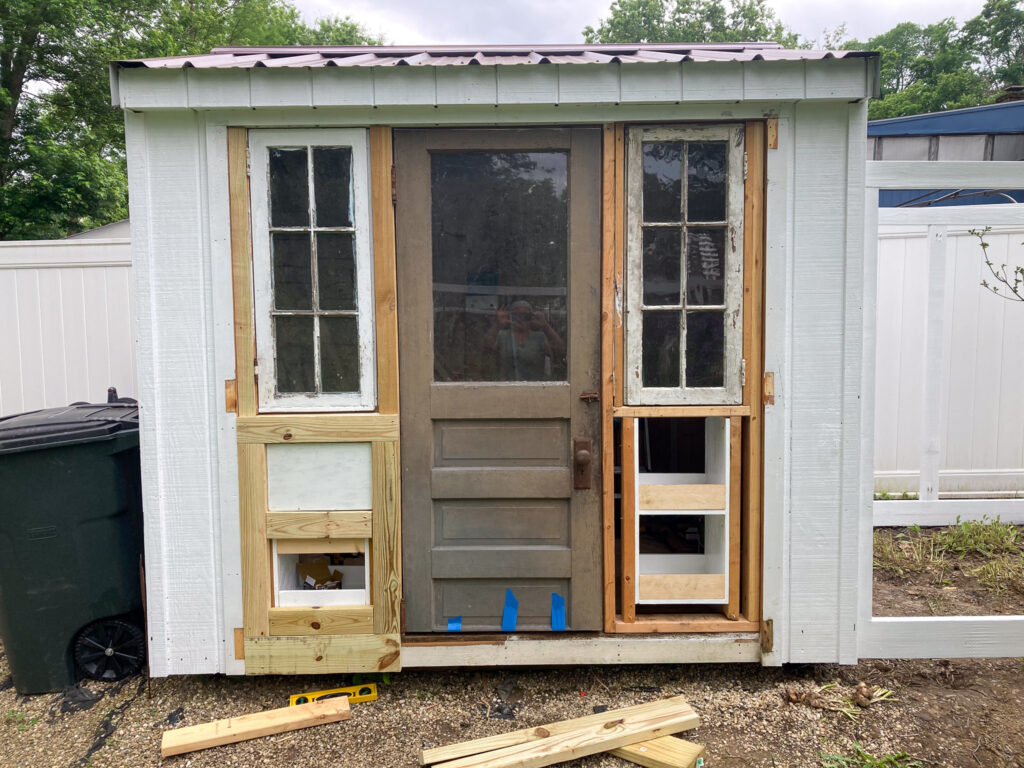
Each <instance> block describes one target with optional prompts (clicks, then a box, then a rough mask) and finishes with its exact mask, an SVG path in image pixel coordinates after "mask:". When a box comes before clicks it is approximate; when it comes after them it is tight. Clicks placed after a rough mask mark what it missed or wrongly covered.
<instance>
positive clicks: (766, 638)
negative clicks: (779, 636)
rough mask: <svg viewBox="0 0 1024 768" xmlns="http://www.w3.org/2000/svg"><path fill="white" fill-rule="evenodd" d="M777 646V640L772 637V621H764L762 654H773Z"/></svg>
mask: <svg viewBox="0 0 1024 768" xmlns="http://www.w3.org/2000/svg"><path fill="white" fill-rule="evenodd" d="M774 645H775V638H774V637H773V636H772V620H771V619H764V620H763V621H762V622H761V653H771V652H772V648H774Z"/></svg>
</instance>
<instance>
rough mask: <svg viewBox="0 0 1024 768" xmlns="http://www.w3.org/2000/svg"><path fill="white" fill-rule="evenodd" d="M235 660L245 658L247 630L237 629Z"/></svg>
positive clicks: (235, 633)
mask: <svg viewBox="0 0 1024 768" xmlns="http://www.w3.org/2000/svg"><path fill="white" fill-rule="evenodd" d="M234 635H235V658H236V659H244V658H245V630H244V629H242V628H241V627H235V632H234Z"/></svg>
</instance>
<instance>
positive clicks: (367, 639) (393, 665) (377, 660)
mask: <svg viewBox="0 0 1024 768" xmlns="http://www.w3.org/2000/svg"><path fill="white" fill-rule="evenodd" d="M401 668H402V661H401V646H400V644H399V639H398V636H397V635H301V636H294V635H293V636H279V637H247V638H246V639H245V673H246V674H247V675H271V674H273V675H321V674H337V673H340V672H397V671H399V670H400V669H401Z"/></svg>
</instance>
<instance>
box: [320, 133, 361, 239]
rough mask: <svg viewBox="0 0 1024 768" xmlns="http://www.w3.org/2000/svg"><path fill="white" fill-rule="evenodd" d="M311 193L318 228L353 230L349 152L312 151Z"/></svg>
mask: <svg viewBox="0 0 1024 768" xmlns="http://www.w3.org/2000/svg"><path fill="white" fill-rule="evenodd" d="M313 192H314V199H315V200H316V225H317V226H318V227H351V226H352V150H351V149H350V148H349V147H314V148H313Z"/></svg>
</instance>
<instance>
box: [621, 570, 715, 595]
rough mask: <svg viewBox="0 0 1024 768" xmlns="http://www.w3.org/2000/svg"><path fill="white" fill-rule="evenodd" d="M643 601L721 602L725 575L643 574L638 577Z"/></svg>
mask: <svg viewBox="0 0 1024 768" xmlns="http://www.w3.org/2000/svg"><path fill="white" fill-rule="evenodd" d="M636 582H637V588H638V591H639V594H640V599H641V600H721V599H722V598H723V597H725V574H724V573H641V574H637V577H636Z"/></svg>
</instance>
